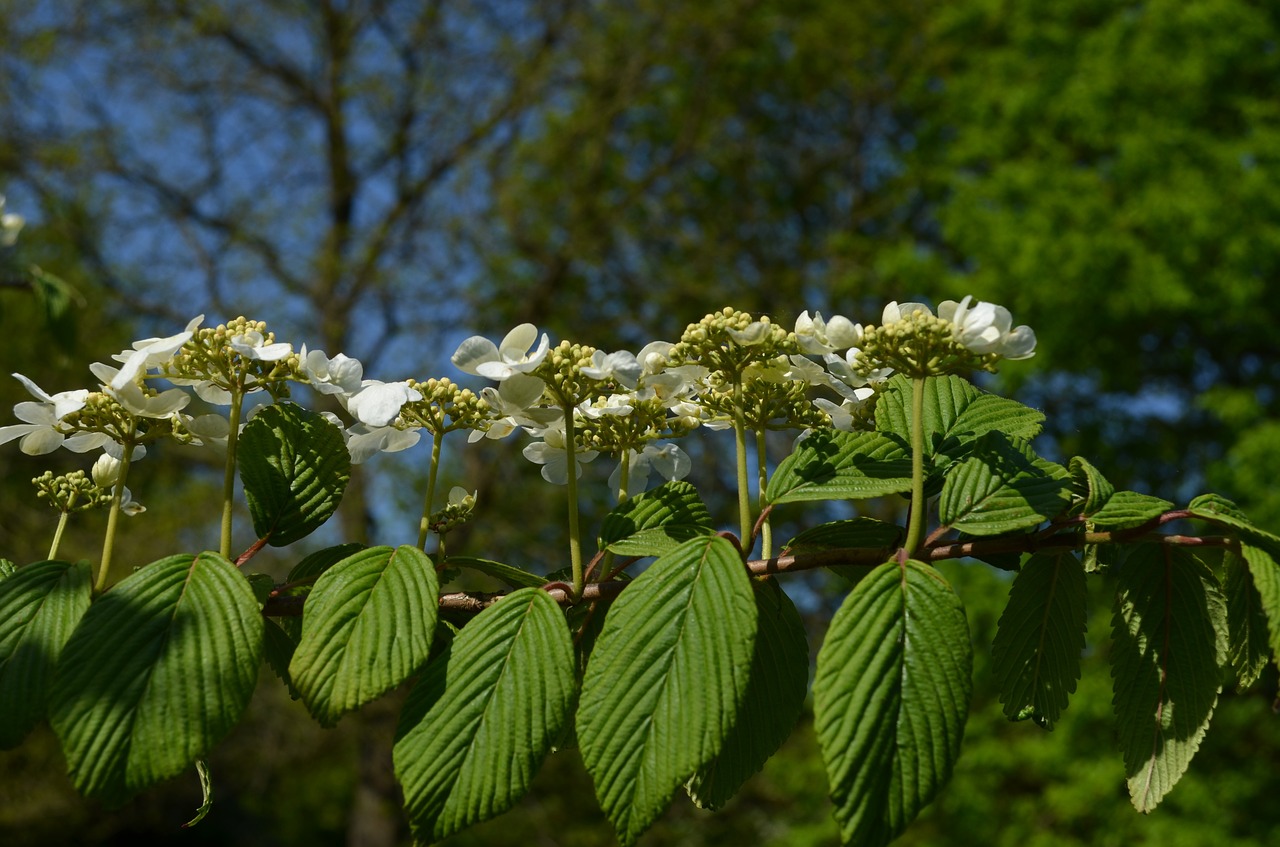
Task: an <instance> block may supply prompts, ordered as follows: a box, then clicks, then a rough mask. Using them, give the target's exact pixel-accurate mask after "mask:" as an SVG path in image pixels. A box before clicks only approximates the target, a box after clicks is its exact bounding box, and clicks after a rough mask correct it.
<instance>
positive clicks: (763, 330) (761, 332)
mask: <svg viewBox="0 0 1280 847" xmlns="http://www.w3.org/2000/svg"><path fill="white" fill-rule="evenodd" d="M768 335H769V324H768V323H766V322H764V321H752V322H751V323H749V324H747V325H746V327H745V328H743V329H731V330H729V337H730V338H732V339H733V340H734V341H736V342H737V343H739V344H741V345H742V346H743V347H752V346H754V345H756V344H759V343H760V342H762V341H764V340H765V338H767V337H768Z"/></svg>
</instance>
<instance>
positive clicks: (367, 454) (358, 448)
mask: <svg viewBox="0 0 1280 847" xmlns="http://www.w3.org/2000/svg"><path fill="white" fill-rule="evenodd" d="M345 435H346V438H347V451H348V452H349V453H351V464H353V465H358V464H361V463H362V462H365V461H368V460H369V459H370V458H372V457H373V456H375V455H377V454H378V453H398V452H400V451H401V450H408V449H409V448H410V447H412V446H413V445H415V444H417V443H418V441H419V439H421V438H422V433H421V432H420V431H419V430H418V429H396V428H395V427H393V426H366V425H364V424H356V425H355V426H353V427H351V428H350V429H349V430H347V431H346V433H345Z"/></svg>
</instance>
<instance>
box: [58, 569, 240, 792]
mask: <svg viewBox="0 0 1280 847" xmlns="http://www.w3.org/2000/svg"><path fill="white" fill-rule="evenodd" d="M261 661H262V616H261V614H259V611H258V603H257V601H256V600H255V599H254V596H253V592H252V591H251V590H250V589H249V583H248V582H247V581H246V580H245V578H244V576H243V574H241V573H240V571H238V570H237V569H236V567H235V565H233V564H231V562H229V561H227V560H226V559H224V558H222V557H221V556H219V555H217V554H216V553H201V554H200V555H199V556H190V555H179V556H170V557H168V558H165V559H161V560H159V561H157V562H153V563H151V564H150V565H147V566H145V567H143V568H142V569H140V570H138V571H135V572H134V573H133V574H131V575H129V576H128V577H126V578H125V579H123V580H121V581H120V582H119V583H118V584H117V585H115V586H113V587H112V589H111V590H110V591H108V592H107V593H106V594H104V595H102V597H100V598H98V600H97V601H96V602H94V604H93V605H92V606H90V607H89V610H88V611H87V612H85V614H84V617H83V618H81V620H80V625H79V626H78V627H76V630H75V632H73V633H72V634H71V639H70V640H69V641H68V642H67V645H66V647H65V648H64V650H63V654H62V658H61V660H60V661H59V662H58V668H57V671H56V674H55V678H54V684H53V689H52V692H51V695H50V703H49V717H50V721H51V722H52V724H53V728H54V731H55V732H56V733H57V734H58V738H59V739H60V740H61V741H62V749H63V752H64V753H65V754H66V757H67V767H68V770H69V772H70V776H71V781H72V782H73V783H74V784H75V786H76V788H77V789H79V790H80V791H81V792H82V793H84V794H86V795H89V796H93V797H100V798H102V800H103V801H104V802H106V803H108V804H118V803H121V802H123V801H124V800H125V799H127V798H128V797H129V796H130V795H132V794H133V793H135V792H137V791H139V790H141V789H143V788H146V787H147V786H150V785H153V784H155V783H157V782H159V781H161V780H163V779H168V778H169V777H171V776H175V775H177V774H178V773H181V772H182V771H183V770H185V769H186V768H188V767H190V766H191V763H192V762H194V761H195V760H196V759H199V758H202V757H204V756H205V755H207V754H208V752H209V750H210V749H212V747H213V745H214V744H215V743H217V741H218V740H219V739H221V738H222V736H224V735H225V734H226V733H227V732H228V731H229V730H230V729H231V728H232V727H233V726H235V724H236V722H237V721H239V719H240V715H241V714H242V713H243V712H244V709H245V707H246V706H247V705H248V703H249V697H250V696H251V695H252V694H253V689H254V685H255V684H256V683H257V681H258V668H259V665H260V664H261Z"/></svg>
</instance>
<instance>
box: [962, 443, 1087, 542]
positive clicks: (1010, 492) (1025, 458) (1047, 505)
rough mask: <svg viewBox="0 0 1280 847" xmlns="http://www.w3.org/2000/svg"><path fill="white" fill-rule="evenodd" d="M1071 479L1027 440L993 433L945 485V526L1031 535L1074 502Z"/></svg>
mask: <svg viewBox="0 0 1280 847" xmlns="http://www.w3.org/2000/svg"><path fill="white" fill-rule="evenodd" d="M1069 490H1070V475H1069V474H1068V472H1067V470H1066V469H1065V468H1063V467H1061V466H1060V465H1054V464H1052V463H1049V462H1045V461H1043V460H1041V459H1039V457H1037V456H1036V454H1035V453H1034V452H1033V451H1032V450H1031V446H1030V445H1029V444H1028V443H1027V442H1026V441H1024V440H1022V439H1018V438H1012V437H1010V436H1008V435H1005V434H1004V433H1003V432H988V433H987V434H986V435H983V436H982V437H981V438H979V439H978V441H977V443H976V444H974V446H973V453H972V455H970V456H969V457H968V458H967V459H964V460H962V461H961V462H959V463H958V464H956V465H952V467H951V469H950V470H949V471H948V473H947V478H946V482H944V483H943V485H942V496H941V497H940V498H939V500H938V513H939V518H940V519H941V521H942V523H944V524H946V525H947V526H950V527H952V528H954V529H958V530H960V531H961V532H965V533H968V534H969V535H982V536H988V535H1001V534H1004V533H1006V532H1017V531H1018V530H1023V529H1030V528H1031V527H1034V526H1038V525H1040V524H1041V523H1044V522H1045V521H1047V520H1049V519H1050V518H1052V517H1054V516H1056V515H1058V514H1059V513H1061V512H1062V511H1063V510H1064V509H1065V508H1066V507H1067V505H1068V503H1069V502H1070V500H1069Z"/></svg>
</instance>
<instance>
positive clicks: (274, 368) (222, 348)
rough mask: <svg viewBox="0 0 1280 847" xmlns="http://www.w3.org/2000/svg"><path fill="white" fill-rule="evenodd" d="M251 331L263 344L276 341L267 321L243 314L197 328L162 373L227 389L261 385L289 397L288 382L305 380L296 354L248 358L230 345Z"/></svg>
mask: <svg viewBox="0 0 1280 847" xmlns="http://www.w3.org/2000/svg"><path fill="white" fill-rule="evenodd" d="M251 332H257V333H260V334H261V335H262V338H263V344H264V345H267V344H274V343H275V340H276V336H275V333H274V332H270V331H268V329H267V324H266V321H255V320H250V319H249V318H246V317H244V316H243V315H241V316H240V317H237V318H235V319H234V320H230V321H227V322H226V323H225V324H218V325H217V326H211V327H202V328H201V329H197V330H196V331H195V332H194V334H193V335H192V336H191V339H190V340H189V341H188V342H187V343H186V344H184V345H182V348H181V349H180V350H179V351H178V352H177V353H175V354H174V357H173V360H172V361H171V362H169V363H168V364H167V365H166V366H165V369H164V375H165V376H169V377H175V378H179V379H196V380H207V381H208V382H210V383H212V384H213V385H216V386H218V387H219V388H222V389H226V390H228V391H230V390H237V389H258V388H263V389H266V390H267V391H269V392H271V396H272V397H275V398H277V399H279V398H282V397H288V396H289V386H288V382H289V381H290V380H302V379H304V377H302V376H301V370H300V369H301V360H300V359H299V357H298V354H297V353H289V354H288V355H287V356H285V357H283V358H281V359H278V360H276V361H273V362H267V361H261V360H259V359H251V358H247V357H245V356H243V355H241V354H240V353H239V352H238V351H237V350H236V349H235V348H234V347H231V346H230V345H229V342H230V341H231V340H232V339H233V338H237V337H239V336H242V335H246V334H248V333H251Z"/></svg>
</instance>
